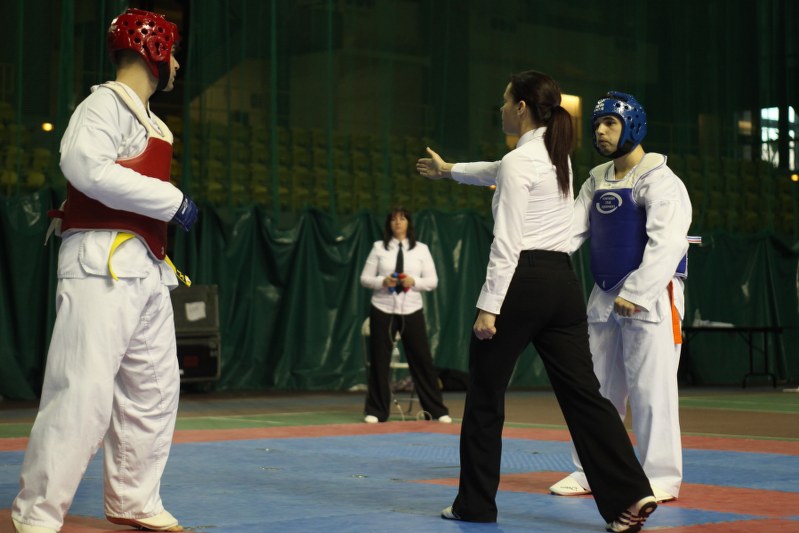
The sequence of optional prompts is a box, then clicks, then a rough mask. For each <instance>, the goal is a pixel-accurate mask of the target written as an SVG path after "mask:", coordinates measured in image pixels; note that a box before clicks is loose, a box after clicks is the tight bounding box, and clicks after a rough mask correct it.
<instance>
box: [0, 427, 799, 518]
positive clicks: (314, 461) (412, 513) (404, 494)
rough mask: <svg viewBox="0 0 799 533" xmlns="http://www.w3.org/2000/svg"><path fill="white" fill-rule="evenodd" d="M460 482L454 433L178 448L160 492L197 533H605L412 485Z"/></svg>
mask: <svg viewBox="0 0 799 533" xmlns="http://www.w3.org/2000/svg"><path fill="white" fill-rule="evenodd" d="M503 449H504V451H503V464H502V468H503V473H507V474H510V473H526V472H536V471H560V472H568V471H570V470H571V455H570V446H569V444H568V443H565V442H554V441H536V440H525V439H505V440H504V448H503ZM684 455H685V459H684V462H685V481H686V483H701V484H712V485H721V486H732V487H745V488H754V489H761V490H781V491H788V490H791V491H793V492H796V491H799V487H797V484H796V479H797V474H798V473H799V457H796V456H790V455H778V454H760V453H743V452H716V451H705V450H690V449H689V450H685V454H684ZM22 457H23V454H22V452H2V453H0V459H1V460H2V464H1V465H0V493H2V498H3V501H5V502H6V504H5V506H6V507H7V506H9V505H10V503H11V500H12V499H13V498H14V496H15V494H16V492H17V490H18V476H19V467H20V464H21V462H22ZM457 476H458V437H457V436H455V435H442V434H430V433H399V434H387V435H385V434H384V435H365V436H340V437H315V438H290V439H258V440H242V441H225V442H205V443H192V444H176V445H174V446H173V449H172V454H171V457H170V460H169V463H168V465H167V471H166V473H165V475H164V478H163V482H162V488H161V494H162V497H163V499H164V503H165V505H166V507H167V508H168V509H169V510H170V511H171V512H172V513H173V514H174V515H175V516H177V517H178V518H179V519H180V520H181V523H182V524H183V525H184V527H186V529H187V530H193V531H208V532H217V531H218V532H230V533H237V532H245V531H246V532H253V531H259V532H260V531H279V532H305V531H326V532H339V531H358V532H364V533H365V532H373V531H374V532H384V531H413V532H419V533H425V532H439V531H440V532H448V531H502V532H517V531H519V532H521V531H525V532H529V531H531V530H535V531H537V532H541V533H548V532H559V533H561V532H563V531H569V532H578V533H579V532H599V531H604V523H603V521H602V518H601V517H600V515H599V513H598V511H597V509H596V506H595V504H594V501H593V499H592V498H563V497H555V496H552V495H548V494H534V493H530V494H527V493H519V492H500V493H499V495H498V499H497V503H498V506H499V510H500V516H499V522H498V523H497V524H469V523H462V522H453V521H447V520H443V519H441V518H439V516H438V515H439V512H440V511H441V509H442V508H444V507H446V506H448V505H450V504H451V503H452V500H453V498H454V496H455V491H456V488H455V487H450V486H443V485H435V484H428V483H416V482H414V481H415V480H422V479H441V478H457ZM536 489H539V490H540V489H541V488H540V487H536ZM744 511H745V509H742V512H741V513H721V512H711V511H702V510H696V509H685V508H676V507H669V506H668V505H663V506H661V507H660V508H659V509H658V510H657V512H656V513H655V514H654V515H652V517H651V518H650V520H649V521H648V522H647V529H656V528H657V527H663V528H669V527H675V526H681V525H683V526H684V525H693V524H709V523H716V522H727V521H730V522H734V521H738V520H746V519H753V518H759V517H758V516H755V515H747V514H745V512H744ZM70 514H72V515H82V516H93V517H98V518H99V517H102V516H103V507H102V461H101V459H100V457H99V456H98V457H95V459H94V460H93V461H92V462H91V463H90V465H89V468H88V470H87V472H86V477H85V479H84V481H83V483H82V484H81V486H80V488H79V490H78V493H77V495H76V498H75V501H74V503H73V505H72V508H71V510H70ZM796 518H797V519H799V517H796ZM797 530H799V522H798V523H797Z"/></svg>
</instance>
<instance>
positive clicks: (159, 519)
mask: <svg viewBox="0 0 799 533" xmlns="http://www.w3.org/2000/svg"><path fill="white" fill-rule="evenodd" d="M105 519H106V520H108V521H109V522H111V523H112V524H117V525H120V526H133V527H135V528H136V529H143V530H145V531H183V527H182V526H181V525H180V524H179V523H178V519H177V518H175V517H174V516H172V514H171V513H170V512H169V511H166V510H164V511H161V513H159V514H157V515H155V516H150V517H148V518H122V517H119V516H108V515H105Z"/></svg>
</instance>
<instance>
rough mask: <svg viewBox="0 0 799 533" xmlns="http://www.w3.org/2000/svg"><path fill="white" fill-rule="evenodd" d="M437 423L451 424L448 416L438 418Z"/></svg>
mask: <svg viewBox="0 0 799 533" xmlns="http://www.w3.org/2000/svg"><path fill="white" fill-rule="evenodd" d="M438 421H439V422H441V423H442V424H452V417H451V416H449V415H444V416H439V417H438Z"/></svg>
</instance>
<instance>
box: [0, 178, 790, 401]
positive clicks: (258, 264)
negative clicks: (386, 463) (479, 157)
mask: <svg viewBox="0 0 799 533" xmlns="http://www.w3.org/2000/svg"><path fill="white" fill-rule="evenodd" d="M462 188H464V189H465V187H462ZM56 202H57V196H56V195H55V194H54V193H52V191H49V190H45V191H41V192H39V193H36V194H32V195H28V196H19V197H16V198H15V199H14V200H13V201H9V200H6V201H4V202H3V203H2V204H0V208H1V211H0V221H2V226H1V227H2V232H0V247H1V248H0V253H1V254H2V255H0V257H2V261H0V274H2V279H3V280H4V281H3V284H2V287H3V290H2V293H0V358H1V360H2V364H0V395H2V396H5V397H9V398H20V399H22V398H33V397H35V396H36V395H37V394H38V392H39V388H40V384H41V378H42V373H43V370H44V360H45V354H46V349H47V345H48V340H49V335H50V331H51V328H52V322H53V318H54V298H53V292H54V284H55V268H56V254H57V248H58V245H59V242H60V241H59V239H58V238H55V237H54V238H52V239H51V241H50V243H49V244H48V245H47V246H46V247H45V246H43V239H44V234H45V232H46V228H47V225H48V219H47V216H46V211H47V209H48V208H49V207H50V206H51V205H53V204H54V203H56ZM384 217H385V214H375V213H372V212H370V211H362V212H359V213H357V214H356V215H354V216H352V217H348V218H346V219H343V220H344V221H343V222H340V221H339V219H338V218H335V217H330V216H329V215H328V214H327V213H325V212H323V211H320V210H317V209H306V210H305V211H303V212H302V213H301V216H300V217H299V220H298V222H297V224H296V225H294V226H293V227H291V228H289V229H280V228H279V227H278V225H277V224H276V222H275V220H274V219H273V218H271V217H270V216H268V214H267V212H266V210H265V209H263V208H261V207H257V206H251V207H248V208H241V209H219V208H215V207H213V206H203V209H202V211H201V217H200V221H199V222H198V224H197V226H196V227H195V229H194V230H193V231H192V232H190V233H184V232H182V231H175V234H174V239H173V245H174V247H173V249H174V250H177V249H181V250H183V251H180V252H173V254H172V255H173V258H174V260H175V263H176V265H177V266H178V268H180V269H181V270H183V271H184V272H186V273H187V274H189V276H190V277H191V278H192V280H193V282H194V283H197V284H216V285H218V287H219V309H220V334H221V338H222V377H221V379H220V381H219V382H218V383H217V384H216V386H217V388H219V389H224V390H273V389H278V390H344V389H348V388H349V387H351V386H353V385H355V384H358V383H364V382H365V375H364V356H365V353H364V344H363V339H362V337H361V333H360V328H361V324H362V322H363V320H364V319H365V318H366V316H367V315H368V308H369V298H370V293H369V291H367V290H366V289H364V288H362V287H361V286H360V273H361V270H362V268H363V264H364V262H365V260H366V256H367V255H368V253H369V250H370V249H371V246H372V243H373V242H374V241H376V240H379V239H380V236H381V232H382V225H383V221H384ZM414 223H415V226H416V229H417V233H418V238H419V240H420V241H421V242H424V243H426V244H428V246H429V247H430V250H431V253H432V255H433V259H434V261H435V263H436V269H437V272H438V275H439V278H440V281H439V286H438V288H437V289H436V290H435V291H432V292H430V293H426V294H425V296H424V298H425V314H426V317H427V327H428V334H429V337H430V341H431V348H432V351H433V356H434V360H435V364H436V366H438V367H441V368H454V369H459V370H466V369H467V368H468V344H469V335H470V332H471V326H472V323H473V321H474V316H475V308H474V304H475V302H476V301H477V296H478V293H479V291H480V287H481V286H482V283H483V280H484V276H485V268H486V265H487V262H488V250H489V246H490V243H491V239H492V235H491V221H490V220H488V219H487V218H486V217H485V216H483V215H482V214H480V213H477V212H475V211H468V210H467V211H461V212H455V213H448V212H442V211H438V210H425V211H421V212H419V213H417V214H415V215H414ZM173 231H174V228H173ZM586 255H587V254H586V253H585V250H584V249H583V250H581V251H580V252H579V253H578V254H576V255H575V256H574V258H573V262H574V264H575V267H576V269H577V271H578V274H579V275H580V277H581V279H582V282H583V286H584V289H585V292H586V295H587V294H588V291H589V290H590V288H591V284H590V275H589V274H588V272H587V263H588V262H587V260H586V258H585V256H586ZM689 257H690V261H689V278H688V282H687V286H686V299H687V313H686V322H685V323H686V325H689V324H691V322H692V321H693V319H694V317H695V315H696V312H697V311H699V313H700V315H701V317H702V319H704V320H713V321H719V322H731V323H734V324H738V325H779V326H784V327H785V328H786V329H785V332H784V333H783V334H782V335H781V336H775V337H774V338H772V339H771V342H770V346H771V349H770V361H769V364H770V369H771V371H772V372H774V373H775V374H776V375H777V378H778V379H780V380H788V379H796V378H797V377H799V331H797V329H796V325H797V323H799V321H798V320H797V318H798V317H799V302H798V301H797V289H798V287H797V267H798V266H799V251H798V250H796V249H794V248H792V247H790V246H788V245H787V244H786V242H785V241H784V240H782V239H780V238H778V237H775V236H774V235H772V234H767V233H764V234H760V235H754V236H748V237H741V236H738V235H730V234H726V233H720V232H717V233H711V234H708V235H705V236H704V243H703V245H702V246H695V245H692V247H691V251H690V253H689ZM542 305H545V302H542ZM747 353H748V352H747V347H746V344H745V343H742V342H741V341H740V339H738V338H736V337H735V336H724V335H713V336H712V337H711V336H706V337H704V338H703V337H702V336H697V337H696V338H695V340H693V341H692V342H691V358H690V365H691V368H690V371H691V373H692V374H693V376H694V380H695V381H694V382H695V383H696V384H700V385H718V384H737V383H740V380H741V378H742V376H743V374H744V373H746V372H747V371H748V356H747ZM760 357H761V356H759V355H758V359H757V360H758V361H760ZM547 383H548V381H547V378H546V374H545V372H544V370H543V367H542V365H541V362H540V359H539V358H538V357H537V355H536V354H535V351H534V350H533V349H532V348H529V349H528V350H527V351H526V352H525V353H524V354H523V356H522V358H521V360H520V363H519V365H518V366H517V369H516V373H515V374H514V376H513V380H512V383H511V384H512V386H514V387H537V386H543V385H546V384H547Z"/></svg>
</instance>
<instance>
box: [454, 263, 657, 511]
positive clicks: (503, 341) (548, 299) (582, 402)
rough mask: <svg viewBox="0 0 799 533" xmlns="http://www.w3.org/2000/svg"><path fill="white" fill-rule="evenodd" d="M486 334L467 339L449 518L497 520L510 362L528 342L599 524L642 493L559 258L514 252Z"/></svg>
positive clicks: (578, 294) (646, 491)
mask: <svg viewBox="0 0 799 533" xmlns="http://www.w3.org/2000/svg"><path fill="white" fill-rule="evenodd" d="M496 328H497V332H496V334H495V335H494V337H493V338H492V339H491V340H479V339H477V337H475V336H474V334H472V340H471V345H470V353H469V389H468V392H467V396H466V405H465V407H464V416H463V425H462V426H461V440H460V455H461V475H460V486H459V490H458V496H457V497H456V499H455V502H454V504H453V510H454V511H455V513H456V514H457V515H458V516H460V517H461V518H462V519H464V520H468V521H474V522H494V521H496V519H497V506H496V494H497V489H498V486H499V476H500V459H501V456H502V427H503V425H504V422H505V391H506V390H507V387H508V382H509V381H510V377H511V374H512V373H513V368H514V366H515V365H516V361H517V360H518V358H519V355H520V354H521V352H522V351H523V350H524V348H525V347H526V346H527V345H528V344H529V343H531V342H532V343H533V345H534V346H535V348H536V350H537V351H538V353H539V354H540V356H541V359H542V361H543V363H544V367H545V368H546V371H547V375H548V376H549V381H550V383H551V385H552V388H553V390H554V392H555V396H556V398H557V400H558V403H559V404H560V408H561V410H562V411H563V416H564V418H565V419H566V424H567V425H568V427H569V432H570V433H571V437H572V440H573V441H574V445H575V448H576V449H577V454H578V456H579V457H580V461H581V462H582V465H583V467H584V469H585V473H586V476H587V477H588V482H589V483H590V484H591V489H592V493H593V496H594V499H595V500H596V504H597V507H598V508H599V513H600V514H601V515H602V517H603V518H604V519H605V521H607V522H610V521H612V520H613V519H615V518H616V517H617V516H618V515H619V514H621V512H622V511H624V510H625V509H626V508H627V507H629V506H630V505H631V504H633V503H635V502H637V501H638V500H640V499H641V498H644V497H646V496H649V495H651V494H652V490H651V488H650V486H649V481H648V480H647V477H646V475H645V474H644V471H643V469H642V468H641V466H640V464H639V462H638V460H637V459H636V456H635V453H634V451H633V447H632V444H631V443H630V438H629V436H628V435H627V431H626V429H625V428H624V425H623V423H622V421H621V420H620V419H619V415H618V413H617V412H616V409H615V408H614V407H613V405H612V404H611V403H610V401H608V400H607V399H606V398H604V397H602V395H601V394H600V393H599V381H598V380H597V378H596V376H595V375H594V369H593V365H592V362H591V352H590V350H589V347H588V325H587V321H586V310H585V301H584V299H583V293H582V290H581V288H580V284H579V281H578V280H577V277H576V276H575V274H574V271H573V270H572V267H571V261H570V259H569V256H568V255H566V254H564V253H559V252H548V251H540V250H533V251H524V252H522V254H521V256H520V258H519V264H518V266H517V268H516V272H515V273H514V276H513V279H512V281H511V283H510V286H509V288H508V292H507V295H506V298H505V300H504V302H503V305H502V309H501V311H500V314H499V315H498V316H497V321H496Z"/></svg>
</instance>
